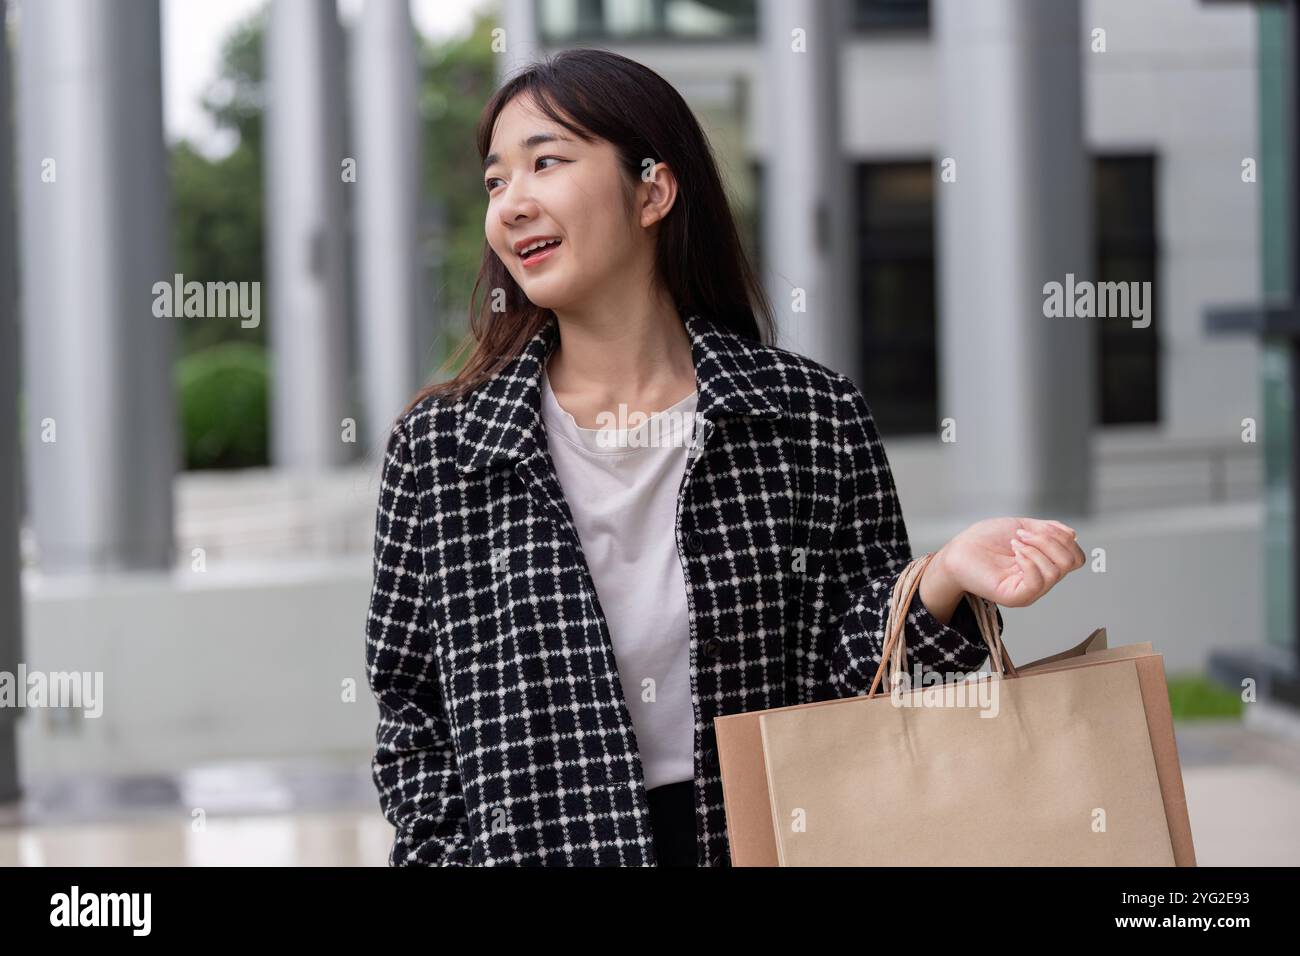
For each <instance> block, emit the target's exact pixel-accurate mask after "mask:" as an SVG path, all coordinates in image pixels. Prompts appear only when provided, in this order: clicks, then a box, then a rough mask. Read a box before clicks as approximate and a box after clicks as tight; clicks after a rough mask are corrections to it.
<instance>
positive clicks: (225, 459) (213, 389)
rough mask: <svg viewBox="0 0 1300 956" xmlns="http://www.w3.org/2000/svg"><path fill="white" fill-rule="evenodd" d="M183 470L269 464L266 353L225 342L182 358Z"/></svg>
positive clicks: (178, 372) (179, 383) (179, 369)
mask: <svg viewBox="0 0 1300 956" xmlns="http://www.w3.org/2000/svg"><path fill="white" fill-rule="evenodd" d="M176 384H177V388H178V389H179V392H180V395H179V399H180V409H181V427H182V442H183V443H184V448H185V467H186V468H187V469H197V468H256V467H262V466H265V465H266V464H267V463H268V461H269V460H270V454H269V433H270V425H269V418H270V408H269V400H270V363H269V360H268V357H267V353H266V350H265V349H264V348H262V347H261V346H258V345H252V344H249V343H245V342H224V343H222V344H220V345H213V346H210V347H208V348H205V349H200V350H198V351H196V352H193V353H192V354H190V355H187V356H186V357H185V358H183V359H181V360H180V362H179V363H178V365H177V370H176Z"/></svg>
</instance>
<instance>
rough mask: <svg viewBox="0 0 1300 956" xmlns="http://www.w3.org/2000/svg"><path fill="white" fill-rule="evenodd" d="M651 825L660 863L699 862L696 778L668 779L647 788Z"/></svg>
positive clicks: (675, 864) (689, 864)
mask: <svg viewBox="0 0 1300 956" xmlns="http://www.w3.org/2000/svg"><path fill="white" fill-rule="evenodd" d="M646 799H648V800H649V801H650V829H651V830H652V831H653V832H654V841H655V857H656V858H657V859H658V861H659V865H660V866H698V865H699V864H698V863H697V862H696V857H695V781H694V780H682V781H681V782H679V783H666V784H664V785H663V786H661V787H652V788H651V789H649V790H647V791H646Z"/></svg>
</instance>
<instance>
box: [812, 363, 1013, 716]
mask: <svg viewBox="0 0 1300 956" xmlns="http://www.w3.org/2000/svg"><path fill="white" fill-rule="evenodd" d="M839 384H840V387H841V389H842V392H841V398H840V403H839V404H840V417H839V419H838V423H837V432H838V454H839V458H838V460H839V463H840V472H839V476H838V478H839V513H838V518H837V523H836V527H835V534H834V547H833V554H832V562H831V563H832V567H833V574H832V580H831V582H830V587H831V589H832V593H831V596H830V597H831V609H832V617H831V621H832V633H833V634H835V635H836V637H835V643H834V646H833V648H832V652H831V680H832V683H833V685H834V690H835V692H836V694H837V695H838V696H840V697H849V696H854V695H863V694H866V693H867V691H868V690H869V689H870V687H871V681H872V679H873V678H874V677H875V675H876V669H877V668H878V667H879V666H880V655H881V651H882V649H883V646H884V634H885V624H886V621H887V619H888V614H889V599H890V594H891V593H892V591H893V588H894V582H895V581H897V579H898V575H899V573H900V572H902V570H903V568H904V567H905V566H906V565H907V563H908V561H910V560H911V559H912V557H913V555H912V550H911V547H910V545H909V544H908V539H907V527H906V526H905V524H904V523H903V512H902V508H901V506H900V505H899V502H898V494H897V492H896V490H895V487H894V477H893V474H892V472H891V471H890V468H889V460H888V458H887V457H886V455H885V448H884V444H883V443H882V442H881V440H880V435H879V433H878V432H877V430H876V425H875V421H874V419H873V418H872V415H871V411H870V409H869V408H868V407H867V402H866V399H865V398H863V396H862V393H861V392H860V391H859V390H858V388H857V386H855V385H854V384H853V383H852V382H851V381H850V380H849V379H848V378H846V377H844V376H840V383H839ZM997 618H998V626H999V628H1000V627H1001V626H1002V612H1001V610H998V611H997ZM904 637H905V640H906V642H907V666H908V669H909V671H913V672H915V671H916V669H918V668H919V670H920V672H921V674H922V675H924V674H927V673H929V672H931V671H937V672H939V673H945V674H958V673H965V672H969V671H973V670H976V669H978V668H979V667H980V665H981V664H983V663H984V661H985V660H986V659H987V657H988V649H987V647H986V645H985V643H984V641H983V639H982V638H981V637H980V633H979V628H978V626H977V625H976V621H975V614H974V612H973V611H972V610H971V609H970V606H969V605H968V604H967V602H966V600H965V599H963V600H962V601H961V602H960V603H959V604H958V606H957V610H956V612H955V613H954V615H953V617H952V620H951V621H950V622H949V624H947V625H944V624H942V623H940V622H939V619H938V618H936V617H935V616H934V615H933V614H931V613H930V611H929V609H928V608H927V607H926V606H925V604H924V603H923V602H922V601H921V592H920V589H919V588H918V589H917V591H916V594H915V595H914V596H913V599H912V603H911V605H910V606H909V610H908V613H907V618H906V624H905V626H904ZM882 686H883V684H882ZM888 690H889V689H888V687H884V691H885V692H886V693H887V692H888ZM877 692H879V689H878V691H877Z"/></svg>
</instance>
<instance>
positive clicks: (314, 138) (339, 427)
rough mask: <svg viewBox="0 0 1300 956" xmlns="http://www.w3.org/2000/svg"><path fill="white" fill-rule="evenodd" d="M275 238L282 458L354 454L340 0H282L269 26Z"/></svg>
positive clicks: (269, 226)
mask: <svg viewBox="0 0 1300 956" xmlns="http://www.w3.org/2000/svg"><path fill="white" fill-rule="evenodd" d="M265 43H266V46H265V63H266V81H267V82H266V122H265V126H264V128H265V130H266V134H265V136H266V147H265V148H266V157H265V158H266V162H265V170H266V238H267V280H268V283H269V285H270V290H269V291H270V295H269V299H270V303H271V315H270V323H271V327H270V329H269V332H268V335H269V339H270V343H271V349H272V353H273V354H272V369H273V376H274V380H273V383H272V384H273V390H272V410H271V411H272V414H271V446H272V460H273V462H274V463H275V464H276V465H278V466H280V467H285V468H297V469H318V468H325V467H328V466H331V465H336V464H340V463H342V462H344V461H346V460H347V459H348V458H350V457H352V450H353V448H354V447H355V446H352V445H349V444H348V443H346V442H345V441H344V440H343V420H344V419H345V418H347V417H349V415H350V413H351V409H350V405H349V402H348V391H349V389H348V385H349V383H348V370H347V356H346V349H347V324H346V323H347V305H346V303H347V281H346V264H347V257H346V253H347V235H346V229H345V223H344V214H345V202H344V194H343V190H344V189H346V188H350V186H348V185H346V184H345V183H344V181H343V165H342V164H343V161H344V159H345V157H344V155H343V131H344V126H343V122H344V119H343V117H344V98H345V85H344V82H343V62H342V60H343V38H342V29H341V27H340V26H339V20H338V11H337V9H336V8H335V5H334V3H332V2H328V0H326V2H321V0H273V2H272V4H271V12H270V17H269V20H268V24H267V31H266V41H265Z"/></svg>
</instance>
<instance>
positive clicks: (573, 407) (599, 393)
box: [546, 300, 695, 424]
mask: <svg viewBox="0 0 1300 956" xmlns="http://www.w3.org/2000/svg"><path fill="white" fill-rule="evenodd" d="M556 318H557V319H558V326H559V341H558V342H557V343H556V345H555V348H554V350H553V351H552V352H551V356H550V359H549V361H548V362H547V366H546V373H547V377H548V378H549V380H550V383H551V389H552V390H553V391H554V392H555V396H556V399H557V400H559V401H560V402H561V404H562V405H563V406H564V407H565V409H566V410H567V411H569V413H570V414H572V415H573V416H574V418H576V419H578V420H579V423H580V424H581V423H582V422H583V421H584V420H585V419H592V418H594V417H595V415H596V413H597V412H600V411H616V410H617V407H618V405H619V404H620V403H625V404H626V405H628V407H629V408H630V409H633V410H640V411H644V412H646V413H653V412H656V411H659V410H661V409H663V408H667V407H670V406H672V405H674V404H676V403H677V402H679V401H681V399H683V398H685V397H686V396H687V395H688V394H690V392H691V391H692V390H694V388H695V363H694V360H693V358H692V355H691V341H690V336H689V335H688V334H687V332H686V327H685V326H684V325H683V323H682V319H681V317H680V315H679V314H678V312H677V309H676V308H674V307H673V305H672V304H671V302H664V301H662V300H647V301H645V302H642V303H637V304H634V305H633V306H632V307H631V308H628V305H627V303H621V304H619V305H618V306H616V307H610V308H602V309H600V310H599V311H595V310H593V311H584V312H582V313H577V312H571V311H565V312H561V311H559V310H557V311H556Z"/></svg>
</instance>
